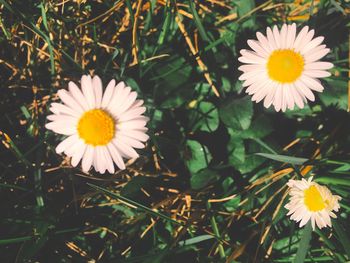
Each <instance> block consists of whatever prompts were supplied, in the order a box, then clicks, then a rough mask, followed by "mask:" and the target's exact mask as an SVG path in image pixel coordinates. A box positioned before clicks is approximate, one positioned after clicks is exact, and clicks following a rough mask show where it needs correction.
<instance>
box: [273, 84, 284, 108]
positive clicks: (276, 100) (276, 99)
mask: <svg viewBox="0 0 350 263" xmlns="http://www.w3.org/2000/svg"><path fill="white" fill-rule="evenodd" d="M282 96H283V87H282V85H278V86H277V89H276V93H275V97H274V101H273V105H274V106H275V110H276V111H277V112H278V111H280V110H281V108H282V100H283V98H282Z"/></svg>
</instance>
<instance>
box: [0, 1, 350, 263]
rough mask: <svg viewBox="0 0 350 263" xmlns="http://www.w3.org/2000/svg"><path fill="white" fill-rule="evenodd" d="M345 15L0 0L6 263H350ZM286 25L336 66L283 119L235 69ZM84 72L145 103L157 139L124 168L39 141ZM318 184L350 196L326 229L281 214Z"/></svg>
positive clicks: (332, 5) (223, 5)
mask: <svg viewBox="0 0 350 263" xmlns="http://www.w3.org/2000/svg"><path fill="white" fill-rule="evenodd" d="M349 13H350V3H349V1H348V0H320V1H318V0H314V1H311V0H295V1H272V0H269V1H260V0H256V1H254V0H235V1H233V0H197V1H192V0H188V1H186V0H178V1H176V0H119V1H112V0H106V1H102V0H96V1H89V0H60V1H34V0H26V1H22V0H0V14H1V17H0V18H1V19H0V27H1V32H0V70H1V74H0V83H1V84H0V85H1V95H0V113H1V114H0V136H1V140H2V146H1V147H0V166H1V172H0V209H1V210H0V211H1V216H0V254H1V262H292V261H293V260H295V262H303V261H304V259H305V262H346V261H348V260H350V241H349V235H350V225H349V222H350V221H349V220H350V218H349V215H350V193H349V187H350V163H349V160H350V155H349V147H350V137H349V132H350V118H349V114H348V113H347V108H348V79H349V78H348V70H349V68H348V64H347V63H348V62H349V54H348V52H349V38H350V35H349V26H350V20H349ZM283 22H287V23H291V22H296V23H297V25H298V27H299V28H300V27H302V26H303V25H309V26H310V27H312V28H315V30H316V35H324V36H325V43H326V44H327V46H329V47H330V48H331V50H332V51H331V53H330V54H329V55H328V56H327V58H326V60H328V61H331V62H333V63H334V64H335V68H334V69H332V74H333V75H332V77H330V78H327V79H325V80H324V81H323V82H324V85H325V87H326V88H325V91H324V92H323V93H322V94H317V99H316V101H315V102H313V103H310V104H309V105H308V106H307V107H305V108H304V109H303V110H294V111H288V112H286V113H276V112H274V111H273V110H272V109H265V108H264V107H263V106H262V105H261V104H255V103H252V102H251V101H250V98H249V97H247V96H246V95H245V92H244V90H242V87H241V83H240V81H238V76H239V72H238V70H237V68H238V66H239V63H238V61H237V57H238V56H239V50H240V49H241V48H247V44H246V41H247V39H249V38H255V32H256V31H259V30H260V31H265V28H266V26H269V25H274V24H278V25H281V24H282V23H283ZM83 73H90V74H98V75H99V76H101V78H102V79H103V82H104V84H106V83H107V82H108V81H109V80H110V79H111V78H115V79H117V80H124V81H126V82H127V83H128V84H129V85H130V86H131V87H132V88H133V89H135V90H137V91H138V92H139V96H140V97H141V98H142V99H144V100H145V102H146V106H147V107H148V111H147V115H148V116H149V117H150V119H151V120H150V122H149V124H148V127H149V129H150V130H149V133H148V134H149V135H150V136H151V139H150V140H149V142H148V146H147V148H146V149H144V150H143V151H141V152H140V154H141V156H142V157H140V158H139V159H137V160H131V161H129V162H128V165H127V169H126V170H125V171H118V172H116V173H115V174H104V175H100V174H98V173H95V172H94V171H91V172H90V173H89V174H84V173H83V172H82V171H81V170H80V168H77V169H73V168H71V167H70V165H69V163H70V162H69V160H68V159H67V158H65V157H64V156H60V155H57V154H56V153H55V151H54V149H55V147H56V145H57V143H58V142H59V141H60V139H61V138H60V137H58V136H56V135H55V134H53V133H51V132H48V131H47V130H46V129H45V128H44V124H45V122H46V120H45V116H46V115H47V114H48V105H49V104H50V102H51V101H56V100H58V98H57V96H56V94H55V93H56V91H57V89H58V88H66V87H67V84H68V82H69V81H70V80H73V81H75V82H78V81H79V79H80V77H81V75H82V74H83ZM349 88H350V84H349ZM257 153H262V154H260V155H257ZM288 156H289V157H288ZM310 175H313V176H314V177H315V180H316V181H317V182H319V183H322V184H325V185H327V187H329V188H330V189H331V190H332V192H333V193H335V194H338V195H340V196H341V197H342V198H343V199H342V201H341V210H340V213H338V219H336V220H334V221H333V224H334V227H333V228H332V229H323V230H322V231H320V230H317V231H315V232H312V233H311V231H309V228H306V229H299V228H298V226H297V224H295V223H294V222H292V221H290V220H289V219H288V218H287V217H286V209H285V208H284V205H285V203H286V201H287V198H288V193H287V187H286V182H287V181H288V180H289V179H290V178H299V179H300V178H302V176H306V177H307V176H310ZM98 187H101V188H98ZM308 244H310V245H308Z"/></svg>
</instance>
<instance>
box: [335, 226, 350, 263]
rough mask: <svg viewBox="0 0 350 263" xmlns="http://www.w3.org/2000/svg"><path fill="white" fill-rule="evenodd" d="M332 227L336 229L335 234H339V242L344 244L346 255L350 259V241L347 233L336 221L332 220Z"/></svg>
mask: <svg viewBox="0 0 350 263" xmlns="http://www.w3.org/2000/svg"><path fill="white" fill-rule="evenodd" d="M332 225H333V227H334V230H335V232H336V233H337V237H338V240H339V241H340V243H341V244H342V246H343V248H344V250H345V253H346V254H347V255H348V258H349V259H350V239H349V237H348V236H347V233H348V232H347V231H345V229H344V228H343V227H342V226H341V225H340V224H339V223H338V222H337V221H336V220H332Z"/></svg>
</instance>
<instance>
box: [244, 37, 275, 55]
mask: <svg viewBox="0 0 350 263" xmlns="http://www.w3.org/2000/svg"><path fill="white" fill-rule="evenodd" d="M247 43H248V45H249V46H250V47H251V48H252V49H253V50H254V51H255V52H256V53H257V54H258V55H259V56H261V57H263V58H268V57H269V55H270V54H269V52H267V51H266V50H265V49H264V48H262V47H261V46H260V44H259V42H258V41H255V40H251V39H249V40H248V41H247Z"/></svg>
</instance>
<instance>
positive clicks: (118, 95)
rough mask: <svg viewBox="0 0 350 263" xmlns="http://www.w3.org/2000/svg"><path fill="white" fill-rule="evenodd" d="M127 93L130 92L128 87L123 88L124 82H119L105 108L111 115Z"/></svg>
mask: <svg viewBox="0 0 350 263" xmlns="http://www.w3.org/2000/svg"><path fill="white" fill-rule="evenodd" d="M128 91H129V92H130V87H129V88H127V87H125V83H124V82H119V83H118V84H117V86H116V87H115V90H114V93H113V97H112V99H111V101H110V102H109V104H108V106H107V108H108V109H109V110H110V112H111V113H113V112H114V109H115V108H118V107H119V105H120V103H121V102H122V101H123V100H124V99H125V98H126V96H127V94H128Z"/></svg>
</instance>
